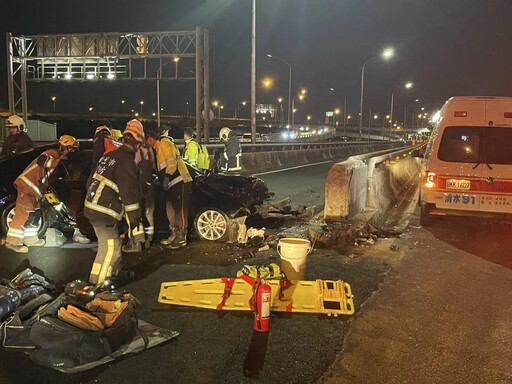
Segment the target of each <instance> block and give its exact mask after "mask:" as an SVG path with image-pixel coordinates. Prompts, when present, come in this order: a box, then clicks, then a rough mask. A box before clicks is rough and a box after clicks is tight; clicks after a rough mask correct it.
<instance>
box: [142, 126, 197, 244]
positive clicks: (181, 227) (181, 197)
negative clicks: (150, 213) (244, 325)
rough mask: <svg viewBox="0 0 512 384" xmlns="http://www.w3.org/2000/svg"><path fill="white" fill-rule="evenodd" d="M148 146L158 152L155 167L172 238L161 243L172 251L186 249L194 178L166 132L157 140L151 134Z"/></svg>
mask: <svg viewBox="0 0 512 384" xmlns="http://www.w3.org/2000/svg"><path fill="white" fill-rule="evenodd" d="M148 143H149V145H151V146H152V147H153V148H155V150H156V164H157V170H158V175H159V178H160V180H162V187H163V189H164V191H165V199H166V211H167V218H168V219H169V224H170V229H171V231H172V234H171V236H170V237H169V238H167V239H164V240H162V241H161V244H163V245H167V246H168V247H169V248H171V249H177V248H180V247H185V246H186V245H187V228H188V210H189V207H190V192H191V183H190V182H191V181H192V178H191V177H190V174H189V172H188V169H187V166H186V165H185V162H184V161H183V159H182V158H181V155H180V151H179V149H178V147H176V145H175V144H174V142H173V141H172V138H171V137H169V136H168V134H167V132H164V134H163V135H161V136H160V138H159V137H158V135H157V133H156V132H149V133H148Z"/></svg>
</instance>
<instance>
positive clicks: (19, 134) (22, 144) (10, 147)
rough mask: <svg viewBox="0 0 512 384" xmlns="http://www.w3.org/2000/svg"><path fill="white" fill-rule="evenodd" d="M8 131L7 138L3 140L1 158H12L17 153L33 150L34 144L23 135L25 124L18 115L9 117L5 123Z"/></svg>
mask: <svg viewBox="0 0 512 384" xmlns="http://www.w3.org/2000/svg"><path fill="white" fill-rule="evenodd" d="M5 126H6V127H7V128H8V129H9V136H7V137H6V138H5V140H4V145H3V146H2V154H1V156H6V157H7V156H12V155H15V154H17V153H20V152H23V151H28V150H29V149H32V148H34V144H33V143H32V140H31V139H30V137H28V135H27V134H26V133H25V122H24V121H23V119H22V118H21V117H19V116H18V115H12V116H10V117H9V118H8V119H7V121H6V122H5Z"/></svg>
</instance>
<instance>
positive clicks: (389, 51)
mask: <svg viewBox="0 0 512 384" xmlns="http://www.w3.org/2000/svg"><path fill="white" fill-rule="evenodd" d="M394 54H395V51H394V50H393V49H392V48H386V49H385V50H384V51H382V53H381V55H380V56H374V57H372V58H370V59H368V60H366V61H365V62H364V64H363V67H362V68H361V102H360V104H359V140H361V136H362V135H363V94H364V68H365V67H366V64H368V63H369V62H370V61H372V60H375V59H377V58H379V57H381V58H382V59H384V60H388V59H390V58H392V57H393V55H394Z"/></svg>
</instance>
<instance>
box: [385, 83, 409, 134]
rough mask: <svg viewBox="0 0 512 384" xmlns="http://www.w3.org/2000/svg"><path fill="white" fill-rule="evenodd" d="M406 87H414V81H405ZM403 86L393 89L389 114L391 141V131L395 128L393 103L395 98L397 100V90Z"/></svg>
mask: <svg viewBox="0 0 512 384" xmlns="http://www.w3.org/2000/svg"><path fill="white" fill-rule="evenodd" d="M404 87H405V89H410V88H412V83H411V82H410V81H409V82H407V83H405V85H404ZM400 88H401V86H400V87H397V88H395V89H394V90H393V92H392V93H391V111H390V113H389V116H390V118H389V119H390V124H389V141H391V131H392V128H393V103H394V100H395V92H396V91H397V90H399V89H400Z"/></svg>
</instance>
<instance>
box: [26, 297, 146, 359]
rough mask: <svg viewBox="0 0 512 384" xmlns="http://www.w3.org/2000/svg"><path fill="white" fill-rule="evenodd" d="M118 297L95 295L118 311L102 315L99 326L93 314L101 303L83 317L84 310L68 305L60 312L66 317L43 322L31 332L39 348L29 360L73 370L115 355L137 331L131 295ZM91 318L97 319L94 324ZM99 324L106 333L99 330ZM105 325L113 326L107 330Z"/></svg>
mask: <svg viewBox="0 0 512 384" xmlns="http://www.w3.org/2000/svg"><path fill="white" fill-rule="evenodd" d="M116 295H117V294H114V293H110V292H104V293H101V294H98V295H96V299H101V300H105V301H106V302H108V301H114V302H115V303H114V304H112V308H114V307H116V306H117V307H118V310H116V311H115V312H116V313H115V314H113V313H112V312H108V310H107V311H106V312H103V313H104V314H105V315H104V316H103V318H101V319H100V320H99V322H98V321H97V319H98V318H99V317H98V316H97V315H95V314H94V313H96V312H97V311H96V310H98V305H97V304H98V303H96V304H95V306H93V307H90V308H92V309H93V310H92V311H87V310H83V314H81V313H80V311H82V309H81V308H78V307H75V306H72V308H69V307H70V305H68V308H66V309H64V308H61V309H60V310H59V312H62V311H63V310H65V315H64V316H62V313H60V315H59V317H54V316H46V317H43V318H41V319H40V320H39V321H38V322H37V323H35V324H34V325H32V328H31V330H30V339H31V340H32V342H33V343H34V344H35V345H36V349H35V350H34V351H33V352H32V353H30V358H31V359H32V360H33V361H34V362H36V363H38V364H40V365H44V366H47V367H52V368H55V367H60V368H71V367H75V366H78V365H82V364H86V363H89V362H93V361H96V360H99V359H101V358H103V357H105V356H107V355H112V352H114V351H116V350H117V349H118V348H119V347H121V346H122V345H123V344H127V343H129V342H130V341H131V340H132V339H133V337H134V336H135V334H136V333H137V330H138V320H137V314H136V310H135V309H136V302H135V299H134V298H133V297H132V296H131V295H117V296H116ZM96 299H95V300H94V301H97V300H96ZM89 304H90V303H89ZM99 306H100V307H101V305H99ZM112 308H111V309H112ZM121 308H122V309H121ZM92 317H94V318H96V319H94V320H93V321H91V319H92ZM63 319H66V321H64V320H63ZM67 321H70V322H72V323H73V324H74V325H73V324H71V323H70V322H67ZM99 323H101V324H103V326H104V329H100V328H101V325H100V324H99ZM105 324H111V325H109V326H108V327H107V326H106V325H105ZM86 329H99V330H96V331H91V330H86Z"/></svg>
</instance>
